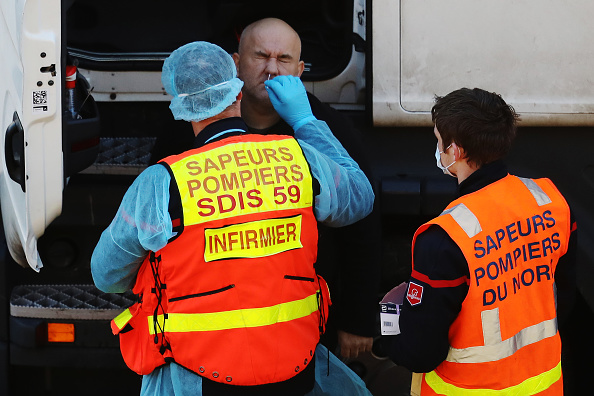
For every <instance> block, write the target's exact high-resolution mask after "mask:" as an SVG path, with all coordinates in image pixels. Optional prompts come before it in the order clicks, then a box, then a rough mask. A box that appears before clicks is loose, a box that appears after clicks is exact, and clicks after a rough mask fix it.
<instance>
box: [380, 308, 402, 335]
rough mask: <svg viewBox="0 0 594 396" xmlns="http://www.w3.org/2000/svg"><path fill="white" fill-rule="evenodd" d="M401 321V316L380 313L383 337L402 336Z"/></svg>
mask: <svg viewBox="0 0 594 396" xmlns="http://www.w3.org/2000/svg"><path fill="white" fill-rule="evenodd" d="M399 319H400V315H397V314H394V313H385V312H380V320H381V322H380V323H381V331H382V335H396V334H400V325H399Z"/></svg>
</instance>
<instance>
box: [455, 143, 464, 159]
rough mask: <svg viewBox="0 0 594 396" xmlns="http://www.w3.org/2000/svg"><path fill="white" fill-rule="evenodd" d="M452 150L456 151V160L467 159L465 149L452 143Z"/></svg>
mask: <svg viewBox="0 0 594 396" xmlns="http://www.w3.org/2000/svg"><path fill="white" fill-rule="evenodd" d="M452 149H454V160H456V161H459V160H460V159H464V158H465V157H466V153H465V152H464V149H463V148H462V147H460V146H458V145H457V144H456V143H452Z"/></svg>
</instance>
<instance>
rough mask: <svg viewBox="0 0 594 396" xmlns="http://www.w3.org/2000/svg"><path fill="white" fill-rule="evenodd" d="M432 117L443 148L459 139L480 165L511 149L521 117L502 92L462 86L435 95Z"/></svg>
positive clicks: (473, 161)
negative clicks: (505, 99) (442, 94)
mask: <svg viewBox="0 0 594 396" xmlns="http://www.w3.org/2000/svg"><path fill="white" fill-rule="evenodd" d="M431 119H432V120H433V123H434V124H435V126H436V127H437V130H438V131H439V134H440V135H441V140H442V142H443V149H445V148H446V147H448V146H449V145H450V144H452V143H456V144H457V145H458V146H460V147H462V148H463V149H464V151H465V153H466V158H467V160H468V162H469V163H473V164H475V165H477V166H479V167H480V166H482V165H484V164H488V163H489V162H493V161H495V160H498V159H500V158H503V157H504V156H505V155H506V154H507V153H508V152H509V149H510V148H511V144H512V142H513V140H514V138H515V137H516V128H517V126H516V124H517V121H518V120H519V119H520V118H519V116H518V114H517V113H516V111H515V110H514V108H513V107H512V106H510V105H508V104H507V103H505V101H504V100H503V98H502V97H501V96H500V95H498V94H496V93H494V92H487V91H485V90H483V89H480V88H474V89H469V88H461V89H458V90H456V91H453V92H450V93H449V94H447V95H446V96H442V97H440V96H436V97H435V105H434V106H433V108H432V109H431Z"/></svg>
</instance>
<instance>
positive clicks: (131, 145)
mask: <svg viewBox="0 0 594 396" xmlns="http://www.w3.org/2000/svg"><path fill="white" fill-rule="evenodd" d="M155 140H156V138H154V137H143V138H132V137H117V138H100V140H99V155H97V159H96V160H95V162H94V163H93V165H91V166H89V167H88V168H87V169H85V170H84V171H82V172H80V173H86V174H115V175H138V174H140V173H141V172H142V171H143V170H144V169H145V168H146V167H147V166H148V164H149V161H150V159H151V150H152V149H153V146H154V145H155Z"/></svg>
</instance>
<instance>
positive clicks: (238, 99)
mask: <svg viewBox="0 0 594 396" xmlns="http://www.w3.org/2000/svg"><path fill="white" fill-rule="evenodd" d="M241 98H243V91H239V93H238V94H237V97H236V98H235V100H236V101H240V100H241Z"/></svg>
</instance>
